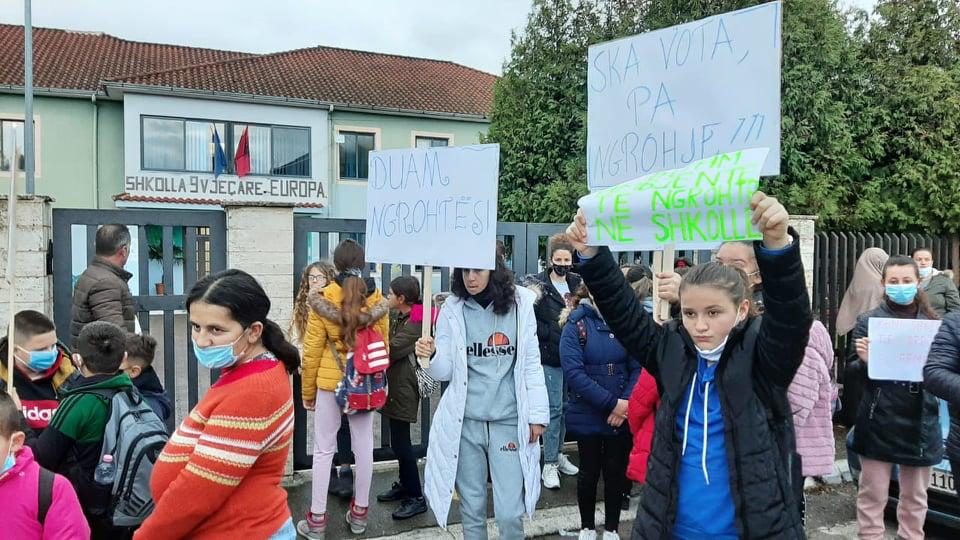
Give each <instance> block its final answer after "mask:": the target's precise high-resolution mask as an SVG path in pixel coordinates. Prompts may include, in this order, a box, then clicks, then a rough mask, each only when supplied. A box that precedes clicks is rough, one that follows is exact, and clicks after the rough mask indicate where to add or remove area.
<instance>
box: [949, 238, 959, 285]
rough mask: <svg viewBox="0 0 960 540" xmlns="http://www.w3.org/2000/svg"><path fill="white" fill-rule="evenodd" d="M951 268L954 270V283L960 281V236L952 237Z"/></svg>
mask: <svg viewBox="0 0 960 540" xmlns="http://www.w3.org/2000/svg"><path fill="white" fill-rule="evenodd" d="M950 269H951V270H953V283H954V284H955V285H956V284H958V283H960V236H958V235H956V234H955V235H953V236H951V237H950Z"/></svg>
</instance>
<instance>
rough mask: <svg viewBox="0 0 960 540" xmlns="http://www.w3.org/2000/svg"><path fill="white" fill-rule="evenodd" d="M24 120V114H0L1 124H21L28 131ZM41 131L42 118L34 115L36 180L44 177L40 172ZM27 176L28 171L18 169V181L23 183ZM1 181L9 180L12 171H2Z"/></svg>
mask: <svg viewBox="0 0 960 540" xmlns="http://www.w3.org/2000/svg"><path fill="white" fill-rule="evenodd" d="M24 118H25V117H24V115H22V114H7V113H3V114H0V122H19V123H21V124H23V125H24V129H26V121H25V120H24ZM0 129H3V127H2V126H0ZM41 131H42V130H41V127H40V117H39V116H38V115H36V114H34V115H33V177H34V178H40V177H41V176H42V175H41V170H40V169H41V167H40V163H41V159H40V158H41V155H40V149H41V147H42V146H43V145H42V144H40V141H41ZM24 165H26V162H24ZM26 174H27V173H26V171H21V170H20V169H17V179H18V180H20V181H22V180H23V179H24V178H25V177H26ZM0 179H5V180H9V179H10V169H3V170H0Z"/></svg>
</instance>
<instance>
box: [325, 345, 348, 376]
mask: <svg viewBox="0 0 960 540" xmlns="http://www.w3.org/2000/svg"><path fill="white" fill-rule="evenodd" d="M327 346H328V347H330V354H332V355H333V359H334V361H336V363H337V366H339V367H340V371H342V372H343V374H344V375H346V374H347V366H346V365H344V363H343V361H342V360H340V353H338V352H337V346H336V345H335V344H334V343H333V342H332V341H328V342H327Z"/></svg>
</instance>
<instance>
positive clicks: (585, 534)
mask: <svg viewBox="0 0 960 540" xmlns="http://www.w3.org/2000/svg"><path fill="white" fill-rule="evenodd" d="M577 540H597V531H591V530H590V529H581V530H580V536H578V537H577Z"/></svg>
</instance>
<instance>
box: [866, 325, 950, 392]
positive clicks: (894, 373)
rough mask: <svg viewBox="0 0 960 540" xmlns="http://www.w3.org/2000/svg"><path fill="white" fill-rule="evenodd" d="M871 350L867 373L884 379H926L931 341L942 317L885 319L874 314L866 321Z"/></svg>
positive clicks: (875, 377)
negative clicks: (936, 319)
mask: <svg viewBox="0 0 960 540" xmlns="http://www.w3.org/2000/svg"><path fill="white" fill-rule="evenodd" d="M867 325H868V326H867V336H869V337H870V351H869V358H868V361H867V374H868V375H869V376H870V378H871V379H875V380H884V381H911V382H920V381H922V380H923V366H924V364H926V363H927V354H929V352H930V344H931V343H933V338H934V337H935V336H936V335H937V330H939V329H940V321H924V320H914V319H883V318H874V317H871V318H870V321H869V322H868V323H867Z"/></svg>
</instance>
